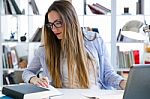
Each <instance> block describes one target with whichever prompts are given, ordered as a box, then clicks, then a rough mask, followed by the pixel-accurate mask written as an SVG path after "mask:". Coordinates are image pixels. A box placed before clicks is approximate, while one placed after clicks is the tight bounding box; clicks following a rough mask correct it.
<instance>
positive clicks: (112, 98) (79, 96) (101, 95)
mask: <svg viewBox="0 0 150 99" xmlns="http://www.w3.org/2000/svg"><path fill="white" fill-rule="evenodd" d="M59 91H60V92H62V93H63V94H64V95H61V96H56V97H52V98H51V99H90V98H89V97H97V98H95V99H122V97H123V93H124V91H123V90H95V91H94V90H88V89H59ZM91 99H94V98H91Z"/></svg>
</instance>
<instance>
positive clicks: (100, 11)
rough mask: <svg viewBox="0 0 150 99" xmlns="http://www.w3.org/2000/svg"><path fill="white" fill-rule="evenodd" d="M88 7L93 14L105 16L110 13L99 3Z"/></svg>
mask: <svg viewBox="0 0 150 99" xmlns="http://www.w3.org/2000/svg"><path fill="white" fill-rule="evenodd" d="M88 7H89V8H90V10H91V11H92V13H93V14H107V13H109V12H111V10H110V9H108V8H106V7H104V6H102V5H101V4H99V3H93V4H92V5H90V4H88Z"/></svg>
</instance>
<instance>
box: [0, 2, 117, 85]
mask: <svg viewBox="0 0 150 99" xmlns="http://www.w3.org/2000/svg"><path fill="white" fill-rule="evenodd" d="M2 1H3V0H2ZM2 1H0V2H1V3H0V7H1V8H2V9H1V12H0V13H1V14H0V24H1V25H0V35H1V36H0V37H1V40H0V45H1V48H0V54H3V46H4V45H5V47H6V48H8V50H12V49H15V51H16V54H18V53H19V57H21V58H23V59H26V61H27V62H26V63H27V64H26V65H25V67H26V66H28V63H30V61H31V59H32V57H33V54H34V50H36V48H37V47H38V46H39V45H40V43H39V40H35V41H33V40H32V37H33V36H34V34H35V32H36V31H37V30H38V29H39V28H41V27H42V26H43V24H44V17H45V13H46V11H47V9H48V7H49V6H50V4H51V3H52V2H53V1H54V0H44V1H40V0H14V1H15V2H16V4H17V5H18V8H19V9H20V11H21V13H22V14H19V13H13V14H11V13H8V12H7V14H6V13H5V9H4V6H3V3H2ZM4 1H5V0H4ZM6 1H7V0H6ZM71 1H72V4H73V5H74V7H75V9H76V11H77V14H78V18H79V22H80V25H81V27H90V28H96V29H98V31H99V33H100V35H101V36H102V38H103V39H104V42H106V47H107V49H108V52H109V54H110V56H111V59H113V58H112V56H113V55H114V54H113V52H114V51H113V49H114V48H115V47H114V45H115V43H114V42H112V40H113V41H115V39H114V35H115V34H112V32H114V29H111V28H114V25H113V23H112V22H115V21H114V20H113V19H115V18H112V16H111V12H110V11H109V12H107V13H105V14H94V13H93V12H92V11H91V9H90V8H89V7H88V4H90V5H92V4H96V3H99V4H101V5H103V6H104V7H106V8H108V9H109V10H111V9H112V12H113V13H115V9H114V7H111V5H112V6H114V5H115V4H114V3H113V2H112V4H111V2H110V1H106V0H92V1H91V0H79V1H78V2H77V1H76V0H71ZM29 2H30V3H29ZM85 2H86V4H85ZM31 4H33V6H31ZM35 4H36V5H35ZM79 4H80V5H79ZM113 4H114V5H113ZM43 5H44V6H43ZM83 5H85V6H83ZM33 7H35V8H36V7H37V8H36V9H34V10H33ZM85 9H86V10H85ZM85 12H86V13H85ZM112 15H113V17H114V15H115V14H112ZM37 20H38V21H37ZM11 33H12V34H11ZM13 33H14V34H13ZM21 37H25V38H23V40H21ZM17 51H18V52H17ZM22 51H23V52H22ZM17 59H18V56H17ZM112 62H113V64H114V63H115V62H114V61H112ZM0 64H1V65H0V80H1V81H2V80H3V79H2V78H3V77H2V75H3V73H5V72H15V71H23V70H24V68H18V65H19V63H18V61H17V63H16V65H15V67H12V68H3V67H4V65H3V57H0ZM14 64H15V62H14ZM1 85H3V83H2V82H0V86H1Z"/></svg>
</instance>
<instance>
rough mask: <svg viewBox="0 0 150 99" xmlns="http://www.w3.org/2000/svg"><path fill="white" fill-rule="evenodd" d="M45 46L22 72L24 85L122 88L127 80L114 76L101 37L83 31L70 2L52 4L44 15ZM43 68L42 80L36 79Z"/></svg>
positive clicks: (40, 48) (62, 1) (63, 0)
mask: <svg viewBox="0 0 150 99" xmlns="http://www.w3.org/2000/svg"><path fill="white" fill-rule="evenodd" d="M43 35H44V40H43V41H44V42H43V43H44V44H43V45H42V46H40V47H39V49H38V50H37V51H36V53H35V56H34V58H33V60H32V62H31V63H30V64H29V66H28V67H27V69H25V71H24V72H23V75H22V76H23V79H24V81H25V82H27V83H32V84H35V85H38V86H43V87H47V86H48V84H51V85H53V86H54V87H58V88H93V87H94V88H95V87H97V88H103V89H111V88H112V87H114V88H122V89H124V87H125V83H126V81H125V80H124V79H123V78H122V77H121V76H119V75H118V74H116V72H115V71H114V70H113V68H112V67H111V65H110V63H109V59H108V54H107V51H106V48H105V45H104V42H103V40H102V38H101V37H100V35H99V34H98V33H95V32H88V31H86V32H82V30H81V27H80V24H79V21H78V16H77V14H76V11H75V9H74V7H73V6H72V4H71V3H70V2H69V1H65V0H60V1H54V2H53V4H52V5H51V6H50V7H49V9H48V11H47V13H46V15H45V24H44V34H43ZM41 68H43V73H44V76H45V77H43V78H38V77H37V76H36V73H37V71H39V70H40V69H41Z"/></svg>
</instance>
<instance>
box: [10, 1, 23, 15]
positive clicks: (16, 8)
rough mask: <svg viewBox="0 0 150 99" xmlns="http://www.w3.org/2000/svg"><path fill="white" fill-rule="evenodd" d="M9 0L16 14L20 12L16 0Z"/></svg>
mask: <svg viewBox="0 0 150 99" xmlns="http://www.w3.org/2000/svg"><path fill="white" fill-rule="evenodd" d="M10 1H11V3H12V5H13V7H14V9H15V11H16V14H22V13H21V11H20V9H19V7H18V5H17V3H16V1H15V0H10Z"/></svg>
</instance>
